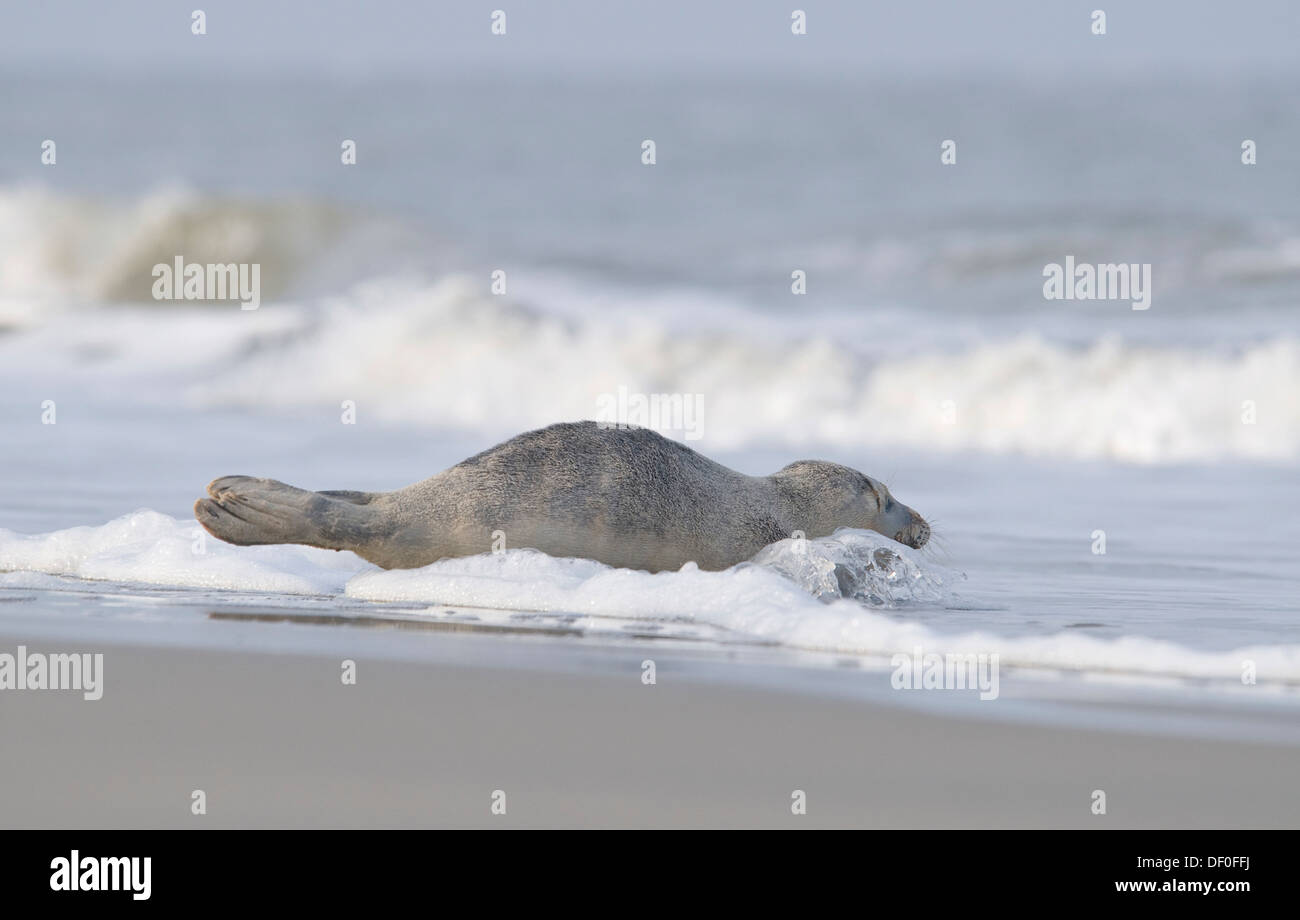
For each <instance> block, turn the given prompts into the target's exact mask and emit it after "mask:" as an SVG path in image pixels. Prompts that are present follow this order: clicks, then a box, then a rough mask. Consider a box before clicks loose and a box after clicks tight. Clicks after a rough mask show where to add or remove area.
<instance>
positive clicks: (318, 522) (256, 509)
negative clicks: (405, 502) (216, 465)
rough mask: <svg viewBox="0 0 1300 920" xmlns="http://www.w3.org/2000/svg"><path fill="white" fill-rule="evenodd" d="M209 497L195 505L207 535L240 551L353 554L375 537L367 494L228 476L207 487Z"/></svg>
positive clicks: (195, 514)
mask: <svg viewBox="0 0 1300 920" xmlns="http://www.w3.org/2000/svg"><path fill="white" fill-rule="evenodd" d="M208 495H209V497H208V498H201V499H199V500H198V501H197V502H195V503H194V517H195V518H197V519H198V522H199V523H200V524H202V525H203V527H204V529H205V530H207V531H208V533H210V534H212V535H213V536H214V537H216V538H217V539H219V540H224V541H226V542H227V543H234V544H235V545H237V546H259V545H263V544H268V543H302V544H305V545H307V546H319V547H321V548H322V549H352V548H353V547H355V546H356V545H357V543H358V542H359V541H360V540H363V539H367V538H369V537H370V536H372V535H373V526H372V525H373V524H374V514H373V512H372V510H371V509H369V508H366V507H365V505H366V504H367V503H368V502H369V500H370V499H371V498H373V496H372V495H371V493H367V492H344V493H326V492H309V491H307V490H306V489H298V488H295V487H294V486H291V485H286V484H285V483H283V482H277V481H276V480H274V479H257V478H254V477H252V476H223V477H222V478H220V479H216V480H213V481H212V483H211V484H209V485H208ZM362 497H365V501H361V498H362Z"/></svg>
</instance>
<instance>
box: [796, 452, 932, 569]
mask: <svg viewBox="0 0 1300 920" xmlns="http://www.w3.org/2000/svg"><path fill="white" fill-rule="evenodd" d="M772 479H773V480H774V481H775V482H776V484H777V486H778V487H779V488H780V489H781V491H783V492H785V493H786V495H787V497H788V498H790V499H791V507H792V508H793V509H794V514H795V517H796V519H799V520H801V521H802V522H803V523H804V525H805V526H804V530H805V532H806V533H807V534H808V536H810V537H818V536H825V535H827V534H830V533H834V532H835V530H836V529H838V528H840V527H857V528H860V529H862V530H874V531H876V533H882V534H884V535H885V536H887V537H889V538H890V539H892V540H897V541H898V542H899V543H902V544H905V545H906V546H910V547H912V548H913V549H920V548H921V547H923V546H925V544H926V543H927V542H929V540H930V525H929V524H927V523H926V522H925V518H923V517H921V515H919V514H917V513H916V512H915V511H913V510H912V509H911V508H909V507H907V505H904V504H903V503H902V502H900V501H898V500H897V499H895V498H894V496H893V495H891V494H890V492H889V489H887V488H886V487H885V485H884V483H882V482H879V481H877V480H875V479H872V478H871V477H870V476H864V475H862V474H861V473H859V472H858V471H857V470H854V469H850V468H849V467H847V466H840V464H838V463H827V462H825V461H823V460H799V461H797V462H795V463H791V464H790V465H789V466H787V467H785V468H784V469H782V470H781V471H780V472H779V473H777V474H776V475H774V476H773V477H772Z"/></svg>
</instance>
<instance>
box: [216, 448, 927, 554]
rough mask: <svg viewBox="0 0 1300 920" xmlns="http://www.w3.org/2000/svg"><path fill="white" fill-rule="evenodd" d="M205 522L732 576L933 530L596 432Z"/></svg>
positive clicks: (404, 550)
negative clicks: (802, 553)
mask: <svg viewBox="0 0 1300 920" xmlns="http://www.w3.org/2000/svg"><path fill="white" fill-rule="evenodd" d="M208 495H209V496H210V497H209V498H202V499H199V501H198V502H196V503H195V505H194V516H195V517H196V518H198V520H199V523H200V524H202V525H203V526H204V527H205V528H207V530H208V532H210V533H211V534H212V535H213V536H216V537H219V538H220V539H222V540H225V541H227V542H228V543H235V544H238V545H241V546H250V545H255V544H262V543H305V544H307V545H308V546H319V547H323V548H325V549H336V550H344V549H346V550H351V551H352V552H354V553H356V554H357V555H358V556H361V557H362V558H363V559H367V560H369V561H370V562H373V563H375V564H376V565H380V566H383V567H384V568H387V569H394V568H396V569H404V568H416V567H418V566H423V565H428V564H429V563H431V562H435V561H437V560H439V559H443V558H446V557H448V556H468V555H472V554H474V553H483V552H488V551H489V550H491V549H492V548H493V546H492V543H493V538H492V534H493V531H502V532H503V534H504V537H505V545H506V546H507V547H508V548H511V549H516V548H523V547H531V548H533V549H539V550H542V551H543V552H546V553H549V554H551V555H552V556H579V557H583V558H587V559H596V560H598V561H600V562H604V563H606V564H607V565H613V566H625V567H628V568H636V569H649V570H650V571H652V572H657V571H663V570H667V569H678V568H681V566H682V565H683V563H686V562H690V561H694V562H695V563H697V564H698V565H699V566H700V568H702V569H723V568H726V567H728V566H731V565H734V564H736V563H737V562H742V561H743V560H745V559H748V558H750V557H751V556H753V555H754V554H755V553H757V552H758V551H759V550H760V549H762V548H763V547H764V546H766V545H767V544H769V543H773V542H775V541H777V540H782V539H785V538H786V537H789V536H791V535H793V534H794V533H795V532H796V531H802V532H803V534H804V535H805V536H806V537H808V538H813V537H821V536H826V535H827V534H830V533H832V532H833V531H834V530H836V529H837V528H839V527H860V528H866V529H870V530H876V531H879V532H880V533H883V534H885V535H886V536H889V537H892V538H893V539H895V540H898V541H899V542H901V543H906V544H908V545H909V546H914V547H920V546H923V545H925V542H926V541H927V540H928V539H929V537H930V528H929V525H927V524H926V523H925V521H924V520H923V519H922V518H921V516H920V515H918V514H917V513H916V512H914V511H913V510H912V509H911V508H908V507H907V506H906V505H903V504H901V503H899V502H896V501H894V499H893V498H892V497H891V496H890V494H889V491H888V490H887V489H886V488H885V487H884V486H883V485H881V484H880V483H879V482H877V481H876V480H874V479H871V478H870V477H868V476H864V475H862V474H861V473H859V472H857V471H856V470H852V469H849V468H848V467H846V466H840V465H839V464H836V463H825V462H822V461H818V460H800V461H799V462H797V463H792V464H790V465H789V466H787V467H786V468H785V469H783V470H781V471H780V472H778V473H775V474H773V475H771V476H745V475H743V474H741V473H737V472H736V471H734V470H730V469H728V468H727V467H725V466H722V465H720V464H718V463H714V462H713V461H712V460H709V459H708V458H706V457H703V456H701V455H700V454H697V453H696V452H695V451H693V450H691V449H690V448H689V447H686V446H685V445H683V444H679V443H677V442H676V441H671V440H669V439H667V438H665V437H663V436H661V435H659V434H656V433H655V432H653V431H650V430H649V429H644V428H627V427H625V428H616V427H605V426H602V425H600V424H597V423H596V422H578V423H564V424H559V425H551V426H550V427H549V428H543V429H541V430H539V431H530V432H527V433H526V434H521V435H519V436H518V437H515V438H511V439H510V440H509V441H506V442H505V443H504V444H499V445H497V446H496V447H493V448H492V449H491V450H486V451H484V452H483V453H481V454H478V455H476V456H473V457H470V458H469V459H468V460H465V461H464V462H462V463H458V464H456V465H455V466H453V467H452V468H451V469H449V470H446V471H444V472H442V473H439V474H438V475H436V476H434V477H432V478H430V479H426V480H424V481H423V482H417V483H416V484H415V485H411V486H407V487H406V488H404V489H398V490H397V491H395V492H308V491H306V490H304V489H296V488H294V487H293V486H289V485H285V484H284V483H282V482H276V481H275V480H274V479H254V478H252V477H249V476H226V477H224V478H222V479H218V480H216V481H214V482H213V483H212V484H211V485H209V486H208Z"/></svg>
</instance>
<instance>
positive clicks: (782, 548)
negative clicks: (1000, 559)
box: [748, 528, 966, 607]
mask: <svg viewBox="0 0 1300 920" xmlns="http://www.w3.org/2000/svg"><path fill="white" fill-rule="evenodd" d="M748 564H750V565H758V566H763V567H764V568H768V569H772V570H773V571H776V572H779V573H780V574H782V575H784V576H785V577H786V578H789V579H791V580H792V581H794V582H795V583H796V584H798V585H799V586H800V587H801V588H803V589H804V590H805V591H807V592H808V593H809V594H811V595H812V596H813V597H815V598H817V599H818V600H820V601H823V602H826V603H830V602H831V601H834V600H838V599H840V598H848V599H850V600H855V601H858V602H859V603H863V604H867V605H869V606H872V607H898V606H901V605H903V604H918V603H937V602H941V601H945V600H949V599H951V597H952V586H953V585H954V584H956V583H957V582H959V581H962V580H964V579H965V577H966V576H965V575H963V574H962V573H960V572H955V571H952V570H951V569H945V568H943V567H942V566H940V565H937V564H935V563H933V562H930V561H929V560H928V559H925V558H924V557H923V556H922V555H921V554H920V553H919V552H917V551H916V550H913V549H909V548H908V547H906V546H903V545H902V544H900V543H895V542H894V541H893V540H890V539H889V538H888V537H885V536H882V535H881V534H878V533H875V532H874V531H870V530H853V529H850V528H841V529H839V530H837V531H835V533H833V534H831V535H830V536H829V537H820V538H818V539H816V540H802V539H798V540H795V539H792V540H782V541H781V542H779V543H773V544H772V545H771V546H768V547H766V548H765V549H763V551H762V552H760V553H759V554H758V555H757V556H755V557H754V558H753V560H752V561H751V562H750V563H748Z"/></svg>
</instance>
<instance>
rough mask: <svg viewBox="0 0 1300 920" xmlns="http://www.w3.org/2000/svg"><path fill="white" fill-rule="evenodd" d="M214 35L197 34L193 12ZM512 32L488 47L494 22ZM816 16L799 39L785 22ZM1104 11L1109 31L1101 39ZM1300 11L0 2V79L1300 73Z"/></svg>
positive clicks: (512, 2) (922, 1)
mask: <svg viewBox="0 0 1300 920" xmlns="http://www.w3.org/2000/svg"><path fill="white" fill-rule="evenodd" d="M194 9H201V10H203V11H204V13H205V14H206V21H207V34H206V35H202V36H196V35H193V34H192V33H191V29H190V26H191V11H192V10H194ZM497 9H500V10H503V11H504V12H505V14H506V34H505V35H504V36H494V35H492V34H491V31H490V18H491V15H492V12H493V11H494V10H497ZM795 9H802V10H804V11H805V12H806V14H807V23H808V31H807V34H806V35H804V36H798V37H796V36H794V35H792V34H791V30H790V17H791V11H792V10H795ZM1094 9H1102V10H1104V11H1105V12H1106V15H1107V34H1106V35H1105V36H1095V35H1093V34H1092V32H1091V15H1092V11H1093V10H1094ZM1298 48H1300V0H1235V2H1232V3H1226V2H1212V0H1123V2H1107V0H1086V2H1077V0H891V2H874V0H779V2H778V0H487V2H474V0H423V2H420V0H296V2H291V0H191V2H190V3H181V2H177V0H112V2H110V0H41V2H17V0H10V2H6V3H4V4H2V5H0V72H2V73H8V74H14V73H18V74H22V73H33V72H37V71H40V72H47V73H49V72H55V73H58V72H66V73H82V72H114V71H130V72H145V73H175V72H189V71H195V70H199V71H217V72H227V73H228V72H241V73H253V72H257V73H262V72H275V73H298V74H338V75H344V76H350V77H368V76H387V75H426V74H448V73H450V74H475V75H478V74H512V73H513V74H518V73H538V74H547V73H555V74H564V73H579V74H583V73H592V72H597V73H602V74H608V75H611V76H614V75H618V74H641V75H643V74H647V73H649V74H656V73H659V74H664V75H671V74H674V73H693V72H724V73H725V72H735V73H740V74H746V73H752V72H756V71H757V72H770V73H775V74H791V75H797V74H821V75H832V76H833V75H836V74H857V73H879V72H889V73H895V74H906V75H917V76H923V75H926V74H933V75H946V74H951V73H954V72H956V73H992V74H1011V75H1015V74H1024V75H1027V76H1039V75H1063V76H1069V75H1070V74H1072V73H1076V72H1084V73H1086V74H1089V75H1101V76H1104V75H1106V74H1117V75H1122V76H1130V75H1132V74H1134V73H1149V74H1151V75H1153V76H1155V75H1160V74H1175V75H1177V74H1196V75H1199V76H1202V77H1206V76H1208V77H1210V78H1213V77H1214V76H1216V75H1220V74H1223V75H1236V74H1243V73H1244V74H1248V75H1249V74H1257V75H1264V76H1273V75H1278V74H1292V75H1294V74H1296V73H1297V72H1300V66H1298V65H1297V61H1300V50H1297V49H1298Z"/></svg>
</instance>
